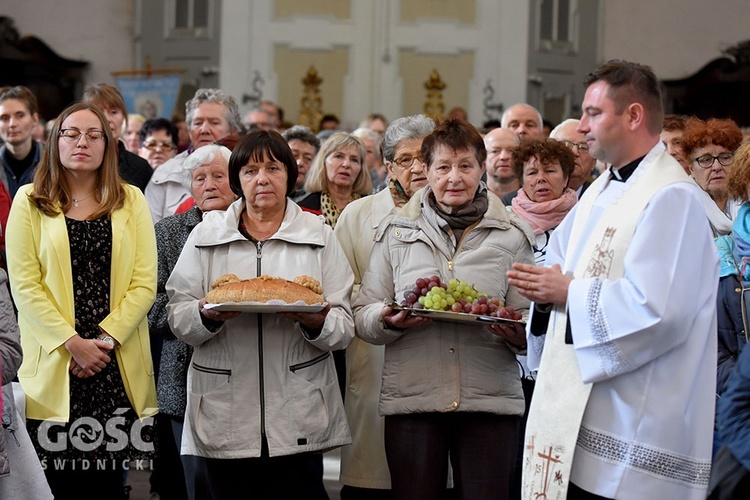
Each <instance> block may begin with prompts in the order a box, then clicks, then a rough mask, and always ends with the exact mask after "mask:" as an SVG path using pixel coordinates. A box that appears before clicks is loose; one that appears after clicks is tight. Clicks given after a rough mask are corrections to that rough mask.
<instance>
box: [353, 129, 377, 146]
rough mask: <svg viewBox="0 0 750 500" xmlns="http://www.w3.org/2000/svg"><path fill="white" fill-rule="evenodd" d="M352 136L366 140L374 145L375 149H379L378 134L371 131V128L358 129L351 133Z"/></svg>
mask: <svg viewBox="0 0 750 500" xmlns="http://www.w3.org/2000/svg"><path fill="white" fill-rule="evenodd" d="M352 135H353V136H354V137H359V138H360V139H367V140H370V141H372V142H374V143H375V146H376V147H378V148H379V147H380V140H381V137H380V134H378V133H377V132H375V131H374V130H372V129H371V128H367V127H359V128H358V129H356V130H355V131H354V132H352Z"/></svg>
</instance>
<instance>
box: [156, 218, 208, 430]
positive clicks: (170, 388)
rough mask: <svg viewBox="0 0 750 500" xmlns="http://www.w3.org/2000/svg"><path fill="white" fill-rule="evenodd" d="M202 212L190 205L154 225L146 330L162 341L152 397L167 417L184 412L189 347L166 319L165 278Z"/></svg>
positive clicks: (167, 276) (190, 350)
mask: <svg viewBox="0 0 750 500" xmlns="http://www.w3.org/2000/svg"><path fill="white" fill-rule="evenodd" d="M202 217H203V215H202V212H201V210H200V209H199V208H198V207H193V208H191V209H190V210H188V211H187V212H184V213H181V214H177V215H171V216H169V217H166V218H164V219H162V220H160V221H159V222H157V223H156V225H155V226H154V230H155V231H156V246H157V249H158V255H159V257H158V259H159V267H158V269H157V275H156V276H157V282H156V300H155V301H154V305H153V307H151V311H149V313H148V330H149V334H150V335H151V336H152V337H153V336H157V337H160V340H161V341H162V348H161V360H160V362H159V373H158V376H157V378H156V399H157V401H158V403H159V412H160V413H164V414H165V415H169V416H170V417H178V418H182V417H183V416H184V415H185V403H186V400H187V372H188V366H189V365H190V358H191V356H192V355H193V348H192V347H191V346H189V345H188V344H186V343H185V342H183V341H182V340H180V339H178V338H177V337H175V336H174V334H173V333H172V330H170V329H169V324H168V322H167V302H168V301H169V298H168V297H167V289H166V286H167V280H168V279H169V275H170V274H172V270H173V269H174V266H175V264H176V263H177V259H179V258H180V253H181V252H182V248H183V247H184V246H185V242H186V241H187V239H188V236H189V235H190V232H191V231H192V230H193V228H194V227H195V226H197V225H198V224H199V223H200V222H201V220H202Z"/></svg>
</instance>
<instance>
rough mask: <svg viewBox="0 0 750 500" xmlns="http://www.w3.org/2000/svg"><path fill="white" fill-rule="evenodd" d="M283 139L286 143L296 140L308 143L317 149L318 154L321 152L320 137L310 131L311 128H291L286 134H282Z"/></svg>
mask: <svg viewBox="0 0 750 500" xmlns="http://www.w3.org/2000/svg"><path fill="white" fill-rule="evenodd" d="M281 137H283V138H284V140H285V141H286V142H289V141H295V140H296V141H302V142H306V143H308V144H310V145H311V146H314V147H315V152H316V153H317V152H318V151H320V139H318V136H316V135H315V132H313V131H312V130H310V128H309V127H305V126H304V125H295V126H293V127H291V128H288V129H286V130H285V131H284V133H283V134H281Z"/></svg>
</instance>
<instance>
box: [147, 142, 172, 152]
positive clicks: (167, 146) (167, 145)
mask: <svg viewBox="0 0 750 500" xmlns="http://www.w3.org/2000/svg"><path fill="white" fill-rule="evenodd" d="M143 147H144V148H146V149H148V150H149V151H154V150H156V149H157V148H160V149H166V150H167V151H169V150H170V149H174V144H172V143H171V142H156V141H148V142H144V143H143Z"/></svg>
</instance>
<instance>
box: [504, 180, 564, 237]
mask: <svg viewBox="0 0 750 500" xmlns="http://www.w3.org/2000/svg"><path fill="white" fill-rule="evenodd" d="M577 202H578V195H577V194H576V192H575V191H573V190H572V189H570V188H565V191H563V194H562V196H560V197H559V198H555V199H554V200H550V201H540V202H536V201H531V199H529V197H528V196H527V195H526V191H524V190H523V188H521V189H519V190H518V194H517V195H516V197H515V198H513V211H514V212H515V213H516V215H518V216H519V217H520V218H522V219H523V220H525V221H526V222H528V223H529V225H530V226H531V229H533V230H534V234H542V233H543V232H545V231H547V230H549V229H554V228H556V227H557V226H558V225H559V224H560V222H562V220H563V219H564V218H565V216H566V215H568V212H570V209H571V208H573V206H574V205H575V204H576V203H577Z"/></svg>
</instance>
